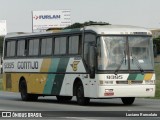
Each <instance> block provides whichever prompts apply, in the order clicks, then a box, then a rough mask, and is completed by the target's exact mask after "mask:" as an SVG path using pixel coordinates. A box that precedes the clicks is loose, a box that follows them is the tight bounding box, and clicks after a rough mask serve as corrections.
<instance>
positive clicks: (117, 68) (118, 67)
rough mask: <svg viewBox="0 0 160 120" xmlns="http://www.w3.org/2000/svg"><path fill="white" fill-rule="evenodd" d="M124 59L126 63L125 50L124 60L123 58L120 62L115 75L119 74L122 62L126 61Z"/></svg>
mask: <svg viewBox="0 0 160 120" xmlns="http://www.w3.org/2000/svg"><path fill="white" fill-rule="evenodd" d="M124 60H125V65H126V52H125V51H124V57H123V58H122V60H121V62H120V64H119V66H118V67H117V69H116V70H115V72H114V74H115V75H117V74H118V71H119V70H120V68H121V66H122V64H123V62H124Z"/></svg>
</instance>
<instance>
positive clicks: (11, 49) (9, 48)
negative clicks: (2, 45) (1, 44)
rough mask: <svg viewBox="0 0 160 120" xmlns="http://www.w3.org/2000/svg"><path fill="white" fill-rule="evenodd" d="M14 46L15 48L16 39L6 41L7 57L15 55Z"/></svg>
mask: <svg viewBox="0 0 160 120" xmlns="http://www.w3.org/2000/svg"><path fill="white" fill-rule="evenodd" d="M15 48H16V41H8V42H7V52H6V56H7V57H14V56H15Z"/></svg>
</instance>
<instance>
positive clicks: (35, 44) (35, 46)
mask: <svg viewBox="0 0 160 120" xmlns="http://www.w3.org/2000/svg"><path fill="white" fill-rule="evenodd" d="M38 53H39V39H32V40H29V55H30V56H35V55H38Z"/></svg>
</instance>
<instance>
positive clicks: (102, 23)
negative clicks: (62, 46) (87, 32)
mask: <svg viewBox="0 0 160 120" xmlns="http://www.w3.org/2000/svg"><path fill="white" fill-rule="evenodd" d="M92 24H101V25H110V24H109V23H107V22H95V21H88V22H84V23H78V22H77V23H74V24H72V25H70V26H67V27H65V28H63V29H73V28H82V27H84V26H88V25H92ZM50 30H54V31H57V30H62V29H61V28H48V29H47V30H46V31H50Z"/></svg>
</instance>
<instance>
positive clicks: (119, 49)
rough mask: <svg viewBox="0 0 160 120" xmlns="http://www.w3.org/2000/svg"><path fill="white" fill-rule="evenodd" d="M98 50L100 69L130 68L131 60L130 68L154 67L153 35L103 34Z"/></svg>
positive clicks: (150, 68) (148, 68)
mask: <svg viewBox="0 0 160 120" xmlns="http://www.w3.org/2000/svg"><path fill="white" fill-rule="evenodd" d="M127 40H128V42H127ZM128 45H129V47H128ZM128 48H129V50H128ZM97 50H98V70H117V69H118V70H128V69H129V64H128V63H129V62H130V70H140V69H143V70H152V69H153V51H152V50H153V48H152V41H151V37H144V36H142V37H139V36H129V37H127V36H102V37H100V38H99V39H98V40H97ZM129 55H130V56H129ZM128 58H130V59H129V60H128Z"/></svg>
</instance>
